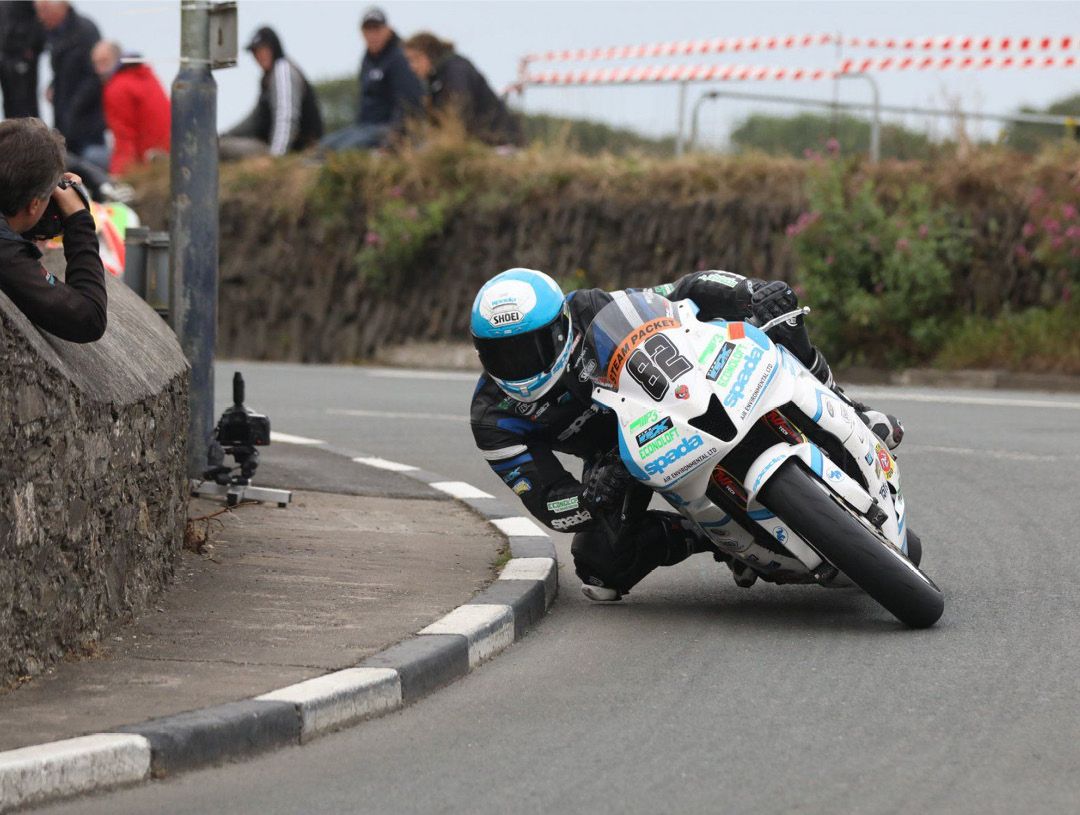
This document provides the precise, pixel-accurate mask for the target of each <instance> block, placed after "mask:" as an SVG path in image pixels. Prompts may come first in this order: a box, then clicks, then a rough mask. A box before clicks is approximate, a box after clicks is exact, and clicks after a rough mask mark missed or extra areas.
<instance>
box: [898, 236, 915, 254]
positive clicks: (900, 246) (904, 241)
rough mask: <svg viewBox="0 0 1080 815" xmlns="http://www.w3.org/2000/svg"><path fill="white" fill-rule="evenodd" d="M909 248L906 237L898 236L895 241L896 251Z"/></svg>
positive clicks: (909, 243) (904, 250) (903, 250)
mask: <svg viewBox="0 0 1080 815" xmlns="http://www.w3.org/2000/svg"><path fill="white" fill-rule="evenodd" d="M910 248H911V242H910V241H909V240H908V239H907V238H900V239H899V240H898V241H897V242H896V249H897V251H898V252H906V251H907V250H908V249H910Z"/></svg>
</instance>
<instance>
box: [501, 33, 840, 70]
mask: <svg viewBox="0 0 1080 815" xmlns="http://www.w3.org/2000/svg"><path fill="white" fill-rule="evenodd" d="M834 42H836V35H835V34H797V35H796V34H791V35H787V36H779V37H716V38H713V39H710V40H682V41H680V42H661V43H652V44H649V45H622V46H615V47H612V48H579V49H571V50H563V51H543V52H540V53H536V54H526V55H525V56H524V57H522V60H521V61H522V62H523V63H526V64H527V63H530V62H590V61H597V60H615V59H643V58H646V57H674V56H693V55H694V54H723V53H740V52H744V51H749V52H754V51H776V50H780V49H785V48H809V47H811V46H815V45H829V44H830V43H834Z"/></svg>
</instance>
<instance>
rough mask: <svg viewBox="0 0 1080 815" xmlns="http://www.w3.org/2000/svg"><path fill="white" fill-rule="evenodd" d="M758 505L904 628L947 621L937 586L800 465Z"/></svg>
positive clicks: (788, 468)
mask: <svg viewBox="0 0 1080 815" xmlns="http://www.w3.org/2000/svg"><path fill="white" fill-rule="evenodd" d="M758 500H759V501H761V503H762V504H764V505H765V506H767V507H768V508H769V509H771V510H772V511H773V512H775V513H776V515H777V516H778V517H779V518H780V519H781V520H782V521H784V523H786V524H787V525H788V526H789V527H791V529H792V530H794V531H795V533H796V534H798V535H799V537H801V538H802V539H803V540H805V541H806V542H807V543H808V544H810V546H811V547H813V548H814V550H815V551H816V552H817V553H818V554H819V555H821V556H822V557H823V558H825V560H827V561H828V562H829V563H831V564H832V565H833V566H835V567H836V568H837V569H839V570H840V571H842V572H843V573H844V574H845V575H847V576H848V577H849V578H850V579H851V581H852V582H853V583H855V584H856V585H857V586H858V587H859V588H861V589H862V590H863V591H865V592H866V593H867V594H869V595H870V596H871V597H873V598H874V599H875V600H877V601H878V602H879V603H880V604H881V605H883V606H884V607H885V608H886V609H888V610H889V611H890V612H891V613H892V614H893V615H894V616H895V617H896V618H897V619H898V620H900V621H901V622H903V623H905V624H906V625H909V626H911V627H912V628H926V627H928V626H931V625H933V624H934V623H936V622H937V620H938V618H939V617H941V613H942V611H944V610H945V597H944V595H943V594H942V593H941V589H939V588H938V587H937V586H936V585H934V581H932V580H931V579H930V578H929V577H927V576H926V575H924V574H923V573H922V572H920V571H919V569H918V568H917V567H916V566H915V565H914V564H913V563H912V562H911V561H910V560H908V559H907V558H906V557H904V555H903V554H902V553H901V552H900V551H899V550H897V549H896V548H895V547H893V546H891V545H889V544H888V543H887V542H886V541H885V540H883V539H882V538H880V537H878V536H877V535H876V534H874V533H873V532H871V531H870V530H869V529H868V528H867V527H866V526H864V525H863V524H862V523H861V522H860V521H859V520H858V519H856V518H855V516H854V515H852V512H851V511H850V510H849V509H848V508H847V507H846V506H842V505H841V504H840V503H839V502H838V501H837V500H836V499H834V498H833V497H831V495H830V494H827V493H826V491H825V488H824V486H823V485H819V484H818V483H817V481H816V479H815V477H814V476H813V475H812V474H811V473H810V472H809V471H808V470H806V469H805V467H804V466H803V464H802V462H801V461H799V460H798V459H789V460H788V461H786V462H785V463H784V464H783V465H781V467H780V469H779V470H778V471H777V472H776V473H775V474H774V475H773V476H772V478H770V479H769V480H768V481H767V482H766V484H765V486H764V487H762V489H761V492H760V493H759V494H758Z"/></svg>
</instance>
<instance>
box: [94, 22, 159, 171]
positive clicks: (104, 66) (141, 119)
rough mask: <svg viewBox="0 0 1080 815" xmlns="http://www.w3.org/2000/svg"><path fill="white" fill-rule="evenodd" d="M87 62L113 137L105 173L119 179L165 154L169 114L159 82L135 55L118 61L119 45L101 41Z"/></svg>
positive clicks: (128, 55) (137, 55) (119, 56)
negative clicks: (99, 89)
mask: <svg viewBox="0 0 1080 815" xmlns="http://www.w3.org/2000/svg"><path fill="white" fill-rule="evenodd" d="M90 61H91V62H92V63H93V65H94V70H95V71H97V75H98V77H99V78H100V79H101V84H102V86H103V88H104V90H103V94H102V98H103V100H104V102H105V124H106V125H108V127H109V130H110V131H112V134H113V142H114V144H113V152H112V159H111V161H110V162H109V172H110V173H112V174H113V175H121V174H122V173H125V172H127V171H128V170H129V169H130V168H131V167H132V166H133V165H138V164H143V163H145V162H146V161H147V160H148V159H149V158H151V157H153V156H154V155H155V154H165V153H168V152H169V130H170V122H171V120H172V112H171V110H170V107H169V97H168V96H166V95H165V89H164V88H163V87H162V86H161V82H160V80H158V78H157V77H156V76H155V75H154V72H153V71H152V70H151V69H150V66H149V65H147V64H146V63H145V62H143V60H142V57H141V56H140V55H139V54H134V53H132V54H127V55H126V56H125V57H124V58H123V60H121V50H120V46H119V44H117V43H115V42H109V41H108V40H101V41H100V42H99V43H98V44H97V45H95V46H94V50H93V51H91V52H90Z"/></svg>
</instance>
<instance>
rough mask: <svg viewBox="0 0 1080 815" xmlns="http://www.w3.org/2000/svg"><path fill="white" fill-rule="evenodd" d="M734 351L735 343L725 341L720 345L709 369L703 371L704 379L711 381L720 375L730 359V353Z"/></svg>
mask: <svg viewBox="0 0 1080 815" xmlns="http://www.w3.org/2000/svg"><path fill="white" fill-rule="evenodd" d="M734 352H735V343H733V342H725V343H724V344H723V345H722V346H720V350H719V351H718V352H717V354H716V358H715V359H714V360H713V361H712V364H711V365H709V370H708V371H707V372H706V373H705V378H706V379H711V380H712V381H713V382H715V381H716V380H717V378H718V377H719V376H720V373H721V371H723V370H724V368H725V367H726V366H727V364H728V362H730V361H731V355H732V354H733V353H734Z"/></svg>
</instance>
